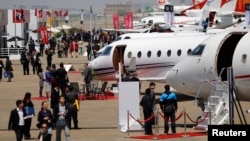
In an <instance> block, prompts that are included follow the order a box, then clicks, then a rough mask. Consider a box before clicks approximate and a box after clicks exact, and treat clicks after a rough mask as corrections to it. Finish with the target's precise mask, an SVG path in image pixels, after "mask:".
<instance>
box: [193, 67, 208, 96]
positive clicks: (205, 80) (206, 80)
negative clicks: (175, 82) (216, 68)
mask: <svg viewBox="0 0 250 141" xmlns="http://www.w3.org/2000/svg"><path fill="white" fill-rule="evenodd" d="M211 70H212V67H211V68H210V69H209V71H208V72H207V75H206V78H205V79H204V80H203V81H202V82H201V85H200V87H199V90H198V92H197V93H196V96H195V101H196V100H197V98H198V96H199V94H200V91H201V89H202V87H203V85H204V84H205V82H209V83H210V81H209V80H208V79H207V78H208V75H209V73H210V71H211Z"/></svg>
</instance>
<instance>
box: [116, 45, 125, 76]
mask: <svg viewBox="0 0 250 141" xmlns="http://www.w3.org/2000/svg"><path fill="white" fill-rule="evenodd" d="M125 48H126V46H125V45H124V46H116V47H115V50H114V54H113V67H114V69H115V71H117V72H118V71H119V63H121V64H124V51H125ZM121 71H122V72H121V74H124V72H126V69H125V66H123V68H122V70H121Z"/></svg>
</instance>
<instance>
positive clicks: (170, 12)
mask: <svg viewBox="0 0 250 141" xmlns="http://www.w3.org/2000/svg"><path fill="white" fill-rule="evenodd" d="M164 21H165V23H166V26H169V27H172V26H173V24H174V6H173V5H165V6H164Z"/></svg>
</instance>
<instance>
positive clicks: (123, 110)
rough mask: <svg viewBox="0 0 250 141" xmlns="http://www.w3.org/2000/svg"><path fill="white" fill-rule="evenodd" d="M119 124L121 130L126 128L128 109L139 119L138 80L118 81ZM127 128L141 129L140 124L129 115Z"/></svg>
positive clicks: (123, 130)
mask: <svg viewBox="0 0 250 141" xmlns="http://www.w3.org/2000/svg"><path fill="white" fill-rule="evenodd" d="M118 88H119V90H118V91H119V93H118V97H119V125H118V128H119V130H120V131H121V132H127V130H128V111H129V112H130V114H131V115H132V116H133V117H134V118H136V119H137V118H138V119H140V108H139V106H140V105H139V101H140V93H139V82H135V81H131V82H119V85H118ZM129 130H142V126H141V125H140V124H139V123H138V122H136V121H135V120H134V119H132V118H131V117H130V116H129Z"/></svg>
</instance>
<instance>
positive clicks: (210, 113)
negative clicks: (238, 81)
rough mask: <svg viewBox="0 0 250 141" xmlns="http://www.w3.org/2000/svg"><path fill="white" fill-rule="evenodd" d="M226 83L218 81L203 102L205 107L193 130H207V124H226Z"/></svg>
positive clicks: (227, 107) (227, 110)
mask: <svg viewBox="0 0 250 141" xmlns="http://www.w3.org/2000/svg"><path fill="white" fill-rule="evenodd" d="M228 91H229V89H228V85H227V84H226V83H224V82H221V81H218V82H216V83H215V84H214V88H213V90H212V92H211V93H210V96H209V97H208V99H207V102H204V106H205V109H204V111H203V114H202V116H201V118H200V119H199V120H197V125H196V126H195V127H194V130H204V131H207V130H208V125H222V124H227V123H228V120H229V100H228V99H229V98H228V96H229V94H228Z"/></svg>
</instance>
